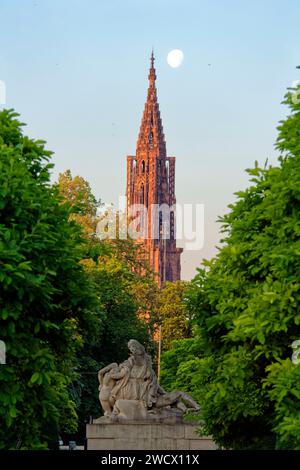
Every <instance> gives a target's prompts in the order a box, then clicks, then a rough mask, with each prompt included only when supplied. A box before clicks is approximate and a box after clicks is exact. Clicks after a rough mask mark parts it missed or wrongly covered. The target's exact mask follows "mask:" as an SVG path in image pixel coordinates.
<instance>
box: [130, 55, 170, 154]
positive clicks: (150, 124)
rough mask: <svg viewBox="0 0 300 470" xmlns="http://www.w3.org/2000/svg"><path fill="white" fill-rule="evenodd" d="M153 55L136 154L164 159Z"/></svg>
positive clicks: (162, 133)
mask: <svg viewBox="0 0 300 470" xmlns="http://www.w3.org/2000/svg"><path fill="white" fill-rule="evenodd" d="M154 60H155V59H154V55H153V51H152V54H151V66H150V70H149V75H148V79H149V87H148V93H147V101H146V103H145V108H144V113H143V118H142V123H141V127H140V133H139V137H138V141H137V150H136V151H137V154H138V153H141V152H142V153H144V154H145V156H146V155H147V154H148V155H149V156H154V157H157V156H160V157H166V153H167V152H166V142H165V136H164V132H163V126H162V120H161V116H160V111H159V104H158V102H157V90H156V84H155V80H156V73H155V68H154Z"/></svg>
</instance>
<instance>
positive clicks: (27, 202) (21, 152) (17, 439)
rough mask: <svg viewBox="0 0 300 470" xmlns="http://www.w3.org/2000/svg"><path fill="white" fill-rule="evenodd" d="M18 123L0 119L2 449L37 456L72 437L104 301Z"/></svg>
mask: <svg viewBox="0 0 300 470" xmlns="http://www.w3.org/2000/svg"><path fill="white" fill-rule="evenodd" d="M17 117H18V116H17V114H16V113H13V112H12V111H2V112H1V113H0V336H1V340H3V341H5V343H6V348H7V364H6V365H2V366H0V383H1V389H0V403H1V406H0V420H1V427H0V448H37V447H43V446H47V444H50V445H54V443H57V441H58V430H60V431H63V430H64V429H69V430H70V429H73V430H75V429H76V426H77V417H76V410H75V402H74V401H73V400H72V399H71V398H70V395H69V392H68V386H69V384H70V382H71V380H72V379H73V372H72V370H73V367H74V366H75V365H76V360H75V355H76V351H77V350H78V348H79V347H81V346H82V342H83V341H84V336H85V335H86V334H90V335H91V334H92V331H93V330H94V328H95V325H96V324H97V321H98V320H97V305H98V300H97V298H96V296H95V295H94V292H93V288H92V283H91V282H90V279H89V278H88V277H87V276H86V275H85V273H84V269H83V266H81V265H80V264H79V261H80V260H81V259H82V258H83V257H84V256H85V243H84V240H83V239H82V237H81V230H80V229H79V227H78V225H77V224H75V223H74V222H69V215H70V206H69V205H67V204H64V205H63V204H61V197H60V195H59V193H58V190H57V188H53V187H51V185H50V184H49V175H50V169H51V165H50V164H49V159H50V156H51V153H50V152H49V151H46V150H45V148H44V143H43V142H42V141H35V140H32V139H29V138H27V137H26V136H24V135H23V133H22V131H21V124H20V122H19V121H18V119H17Z"/></svg>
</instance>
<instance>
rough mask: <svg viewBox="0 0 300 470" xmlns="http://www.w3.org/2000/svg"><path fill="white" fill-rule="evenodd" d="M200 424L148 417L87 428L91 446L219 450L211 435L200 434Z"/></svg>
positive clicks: (101, 423) (94, 447)
mask: <svg viewBox="0 0 300 470" xmlns="http://www.w3.org/2000/svg"><path fill="white" fill-rule="evenodd" d="M196 429H197V425H195V424H186V423H177V424H158V423H149V420H147V421H144V422H143V421H140V420H139V421H130V423H120V422H117V423H112V422H106V423H105V422H104V421H102V422H101V421H100V422H98V423H93V424H88V425H87V428H86V436H87V448H88V450H216V448H217V446H216V444H215V443H214V442H213V440H212V438H211V437H200V436H199V435H197V434H196V432H195V431H196Z"/></svg>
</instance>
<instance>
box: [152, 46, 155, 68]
mask: <svg viewBox="0 0 300 470" xmlns="http://www.w3.org/2000/svg"><path fill="white" fill-rule="evenodd" d="M154 61H155V59H154V50H153V47H152V52H151V68H152V69H153V68H154Z"/></svg>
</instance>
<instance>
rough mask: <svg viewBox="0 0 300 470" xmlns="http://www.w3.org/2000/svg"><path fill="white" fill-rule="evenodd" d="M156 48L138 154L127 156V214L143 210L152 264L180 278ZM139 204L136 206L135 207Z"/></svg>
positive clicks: (163, 276)
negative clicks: (160, 108) (156, 66)
mask: <svg viewBox="0 0 300 470" xmlns="http://www.w3.org/2000/svg"><path fill="white" fill-rule="evenodd" d="M154 60H155V59H154V54H153V51H152V54H151V59H150V70H149V75H148V79H149V86H148V92H147V100H146V103H145V108H144V112H143V117H142V122H141V126H140V132H139V136H138V140H137V147H136V155H134V156H128V157H127V188H126V197H127V214H130V217H129V218H130V220H131V221H132V219H135V218H136V215H137V214H139V217H140V214H141V209H140V207H144V214H145V215H144V216H143V217H144V218H142V219H143V220H142V221H141V223H139V224H138V225H139V226H140V229H141V235H140V237H139V240H140V241H141V242H142V243H143V245H144V247H145V250H146V252H147V253H148V257H149V261H150V265H151V266H152V268H153V270H154V271H155V272H156V273H157V274H158V278H157V282H158V285H159V287H162V285H163V283H164V282H165V281H177V280H179V279H180V270H181V266H180V255H181V253H182V249H181V248H177V247H176V238H175V205H176V198H175V157H169V156H167V151H166V141H165V136H164V132H163V126H162V119H161V116H160V110H159V105H158V101H157V90H156V72H155V68H154ZM135 208H136V209H135Z"/></svg>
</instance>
